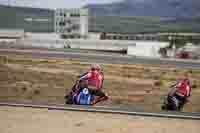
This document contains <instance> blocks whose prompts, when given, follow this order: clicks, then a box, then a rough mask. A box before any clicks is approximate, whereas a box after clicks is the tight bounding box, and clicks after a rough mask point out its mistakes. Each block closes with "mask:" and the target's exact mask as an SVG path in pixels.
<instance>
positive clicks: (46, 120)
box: [0, 107, 200, 133]
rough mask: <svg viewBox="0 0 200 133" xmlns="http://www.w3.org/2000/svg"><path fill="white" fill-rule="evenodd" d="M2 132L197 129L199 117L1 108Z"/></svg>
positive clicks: (188, 132)
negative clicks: (191, 118)
mask: <svg viewBox="0 0 200 133" xmlns="http://www.w3.org/2000/svg"><path fill="white" fill-rule="evenodd" d="M0 118H1V119H0V132H1V133H36V132H37V133H66V132H69V133H79V132H80V133H133V132H138V133H199V130H200V126H199V124H200V121H194V120H182V119H167V118H152V117H139V116H127V115H116V114H115V115H113V114H100V113H86V112H70V111H69V112H68V111H65V112H63V111H55V110H46V109H31V108H13V107H1V108H0Z"/></svg>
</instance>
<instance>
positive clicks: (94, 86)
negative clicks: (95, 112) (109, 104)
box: [76, 64, 108, 105]
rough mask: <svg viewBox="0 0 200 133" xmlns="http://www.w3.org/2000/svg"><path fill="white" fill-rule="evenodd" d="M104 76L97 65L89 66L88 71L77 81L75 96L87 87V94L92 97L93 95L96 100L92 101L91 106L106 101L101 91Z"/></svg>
mask: <svg viewBox="0 0 200 133" xmlns="http://www.w3.org/2000/svg"><path fill="white" fill-rule="evenodd" d="M103 80H104V75H103V71H102V69H101V66H100V65H99V64H94V65H92V66H91V68H90V70H89V71H88V72H86V73H84V74H83V75H81V76H80V77H79V79H78V81H77V82H78V85H77V87H76V89H77V92H76V93H77V94H78V93H79V92H80V91H81V90H82V89H83V88H85V87H87V88H88V87H89V88H88V89H89V92H90V93H91V94H92V95H95V96H96V98H95V99H94V100H93V101H92V103H91V104H92V105H93V104H96V103H97V102H99V101H103V100H107V99H108V97H107V96H106V94H105V93H104V92H103V91H102V86H103Z"/></svg>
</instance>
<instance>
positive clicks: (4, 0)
mask: <svg viewBox="0 0 200 133" xmlns="http://www.w3.org/2000/svg"><path fill="white" fill-rule="evenodd" d="M116 1H121V0H0V4H6V5H8V4H9V5H17V6H31V7H39V8H52V9H55V8H79V7H81V6H83V5H86V4H89V3H90V4H96V3H98V4H102V3H110V2H116Z"/></svg>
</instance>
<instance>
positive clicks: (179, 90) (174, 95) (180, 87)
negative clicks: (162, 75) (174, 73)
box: [168, 77, 192, 109]
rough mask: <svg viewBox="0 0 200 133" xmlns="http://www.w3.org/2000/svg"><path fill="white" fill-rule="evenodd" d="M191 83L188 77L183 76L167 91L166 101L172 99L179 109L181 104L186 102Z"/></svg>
mask: <svg viewBox="0 0 200 133" xmlns="http://www.w3.org/2000/svg"><path fill="white" fill-rule="evenodd" d="M191 89H192V88H191V85H190V81H189V78H188V77H184V78H183V79H181V80H180V81H178V82H177V83H176V84H175V85H173V88H172V90H171V91H170V92H169V95H168V101H170V100H171V99H173V101H174V103H175V105H176V107H178V109H181V108H182V107H183V105H184V104H185V103H186V102H187V100H188V97H189V96H190V93H191Z"/></svg>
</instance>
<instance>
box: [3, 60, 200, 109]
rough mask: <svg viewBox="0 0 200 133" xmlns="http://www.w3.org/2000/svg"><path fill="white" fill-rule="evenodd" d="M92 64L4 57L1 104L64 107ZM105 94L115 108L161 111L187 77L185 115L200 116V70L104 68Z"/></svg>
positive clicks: (167, 67)
mask: <svg viewBox="0 0 200 133" xmlns="http://www.w3.org/2000/svg"><path fill="white" fill-rule="evenodd" d="M89 66H90V64H88V63H84V62H79V61H73V60H64V59H57V60H45V59H32V58H31V57H28V56H26V57H25V56H15V57H14V56H0V101H23V102H26V101H30V102H47V103H59V104H60V103H64V94H65V91H66V90H67V91H69V90H70V88H71V87H72V85H73V82H75V80H76V77H77V76H78V75H79V74H81V73H83V72H85V71H87V70H88V69H89ZM102 67H103V70H104V76H105V80H104V87H103V90H104V91H105V92H106V93H107V94H108V95H109V96H110V97H111V103H110V104H112V105H129V106H136V107H139V108H142V109H144V110H145V111H160V106H161V103H162V101H163V97H164V96H165V95H166V94H167V92H168V91H169V86H170V85H172V84H173V83H175V81H176V80H177V79H179V78H180V77H182V76H183V75H185V74H187V75H189V76H190V78H191V79H192V87H193V91H192V96H191V98H190V102H189V103H188V104H187V105H186V106H185V108H184V111H188V112H200V103H199V101H200V80H199V79H200V70H189V69H188V70H186V69H177V68H172V67H170V66H156V65H155V66H150V65H120V64H115V65H114V64H104V65H102Z"/></svg>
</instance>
